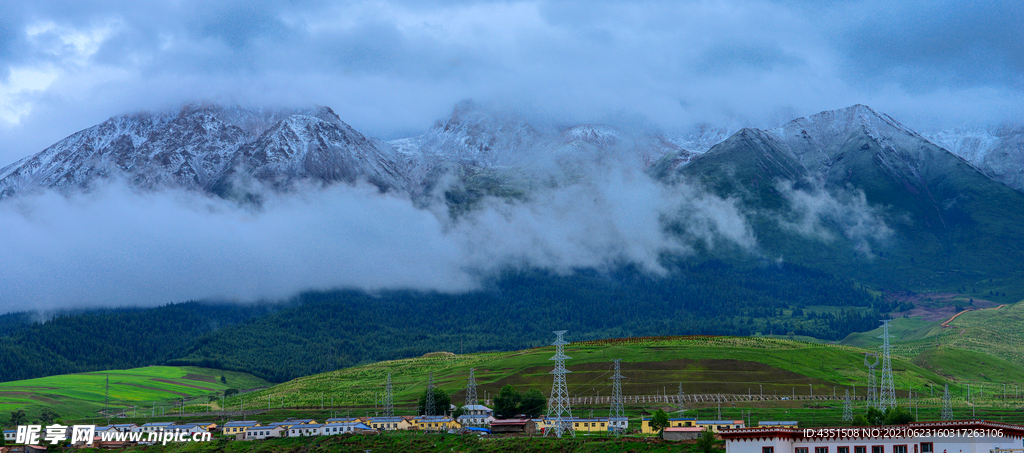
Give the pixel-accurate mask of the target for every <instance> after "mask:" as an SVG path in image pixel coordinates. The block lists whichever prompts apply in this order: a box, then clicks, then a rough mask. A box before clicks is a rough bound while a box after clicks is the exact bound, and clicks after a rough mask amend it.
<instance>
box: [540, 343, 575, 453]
mask: <svg viewBox="0 0 1024 453" xmlns="http://www.w3.org/2000/svg"><path fill="white" fill-rule="evenodd" d="M566 332H568V331H567V330H557V331H555V335H556V336H557V337H558V338H557V339H555V342H554V343H552V344H553V345H554V346H555V356H554V357H552V358H551V359H550V360H554V361H555V369H554V370H551V374H553V375H555V379H554V381H555V382H554V383H553V384H552V385H551V399H550V405H549V407H548V415H547V419H548V420H552V421H553V423H552V425H553V426H552V427H553V428H554V429H553V431H554V432H555V436H557V437H559V438H561V437H562V434H564V433H565V432H566V431H568V432H569V434H572V436H573V437H576V431H574V430H573V426H572V407H570V406H569V388H568V386H567V385H566V383H565V375H566V374H568V373H572V371H569V370H567V369H565V360H566V359H571V358H572V357H569V356H567V355H565V345H567V344H569V343H567V342H566V341H565V340H564V339H562V336H563V335H565V333H566ZM548 432H550V431H548ZM545 435H547V433H545Z"/></svg>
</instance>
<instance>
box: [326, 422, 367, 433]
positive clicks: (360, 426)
mask: <svg viewBox="0 0 1024 453" xmlns="http://www.w3.org/2000/svg"><path fill="white" fill-rule="evenodd" d="M371 432H373V433H375V432H377V430H376V429H373V428H371V427H370V426H369V425H367V424H366V423H362V422H352V423H329V424H326V425H323V426H322V427H321V428H320V435H321V436H337V435H340V434H366V433H371Z"/></svg>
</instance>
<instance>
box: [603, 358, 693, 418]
mask: <svg viewBox="0 0 1024 453" xmlns="http://www.w3.org/2000/svg"><path fill="white" fill-rule="evenodd" d="M621 361H622V359H615V374H613V375H612V377H611V379H612V409H611V411H609V413H608V426H611V427H612V431H614V432H615V435H616V436H618V435H619V434H622V431H624V430H625V429H626V427H625V426H620V425H619V423H621V422H622V420H625V419H626V411H624V410H623V409H622V379H623V376H622V373H620V372H619V362H621ZM679 385H682V384H679Z"/></svg>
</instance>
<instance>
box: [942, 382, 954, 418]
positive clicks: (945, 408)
mask: <svg viewBox="0 0 1024 453" xmlns="http://www.w3.org/2000/svg"><path fill="white" fill-rule="evenodd" d="M942 419H943V420H952V419H953V403H952V402H951V401H950V400H949V384H946V391H945V393H943V394H942Z"/></svg>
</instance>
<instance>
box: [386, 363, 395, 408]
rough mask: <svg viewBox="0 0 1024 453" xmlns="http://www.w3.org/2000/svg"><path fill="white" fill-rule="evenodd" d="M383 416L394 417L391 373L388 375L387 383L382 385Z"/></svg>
mask: <svg viewBox="0 0 1024 453" xmlns="http://www.w3.org/2000/svg"><path fill="white" fill-rule="evenodd" d="M384 416H385V417H394V416H395V398H394V395H392V393H391V373H388V381H387V383H386V384H385V385H384Z"/></svg>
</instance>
